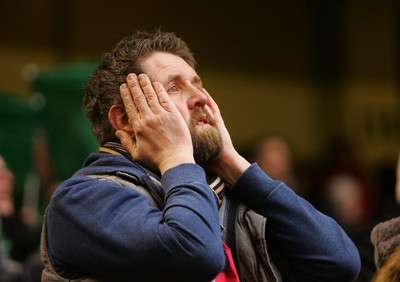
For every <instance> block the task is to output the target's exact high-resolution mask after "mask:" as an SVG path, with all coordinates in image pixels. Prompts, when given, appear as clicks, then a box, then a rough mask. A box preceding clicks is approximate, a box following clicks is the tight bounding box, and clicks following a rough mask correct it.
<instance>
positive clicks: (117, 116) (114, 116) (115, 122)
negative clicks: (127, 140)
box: [108, 105, 133, 134]
mask: <svg viewBox="0 0 400 282" xmlns="http://www.w3.org/2000/svg"><path fill="white" fill-rule="evenodd" d="M108 121H109V122H110V123H111V125H112V127H114V129H115V130H116V131H117V130H123V131H125V132H128V133H130V134H133V129H132V127H131V126H130V124H129V119H128V115H127V114H126V112H125V110H124V108H122V107H121V106H118V105H112V106H111V108H110V110H109V111H108Z"/></svg>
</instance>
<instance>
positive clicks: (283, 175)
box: [249, 133, 299, 193]
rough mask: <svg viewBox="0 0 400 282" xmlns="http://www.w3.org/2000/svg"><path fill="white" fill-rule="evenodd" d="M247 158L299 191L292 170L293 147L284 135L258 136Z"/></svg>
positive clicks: (272, 176) (274, 177)
mask: <svg viewBox="0 0 400 282" xmlns="http://www.w3.org/2000/svg"><path fill="white" fill-rule="evenodd" d="M249 160H250V162H256V163H257V164H258V165H259V166H260V168H261V169H262V170H263V171H264V172H265V173H267V174H268V175H269V176H270V177H271V178H273V179H276V180H280V181H283V182H285V183H286V184H287V185H288V186H289V187H290V188H292V189H293V190H294V191H296V193H299V183H298V179H297V176H296V174H295V171H294V159H293V149H292V146H291V144H290V142H289V141H288V140H287V139H286V138H285V137H283V136H281V135H279V134H272V133H271V134H264V135H262V136H261V137H258V138H257V139H256V141H255V145H254V147H253V148H252V149H251V151H250V156H249Z"/></svg>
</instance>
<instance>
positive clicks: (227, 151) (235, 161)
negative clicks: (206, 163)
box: [204, 89, 250, 185]
mask: <svg viewBox="0 0 400 282" xmlns="http://www.w3.org/2000/svg"><path fill="white" fill-rule="evenodd" d="M204 92H205V93H206V95H207V97H208V102H207V106H208V107H209V108H210V110H211V114H212V116H213V117H214V120H215V124H216V127H217V128H218V130H219V132H220V134H221V138H222V151H221V155H220V157H219V158H217V159H216V161H215V162H214V163H213V164H212V165H211V167H210V170H212V171H214V172H215V173H216V174H217V175H219V176H220V177H222V178H223V179H225V181H227V182H228V183H229V184H231V185H234V184H235V183H236V181H237V179H238V178H239V177H240V175H242V173H243V172H244V171H245V170H246V169H247V168H248V167H249V166H250V163H249V162H248V161H247V160H246V159H245V158H243V157H242V156H241V155H240V154H239V153H238V152H237V151H236V149H235V147H234V146H233V142H232V139H231V136H230V134H229V132H228V129H227V128H226V126H225V123H224V120H223V119H222V116H221V112H220V110H219V108H218V105H217V103H216V102H215V101H214V100H213V98H212V97H211V95H210V94H209V93H208V92H207V91H206V90H205V89H204Z"/></svg>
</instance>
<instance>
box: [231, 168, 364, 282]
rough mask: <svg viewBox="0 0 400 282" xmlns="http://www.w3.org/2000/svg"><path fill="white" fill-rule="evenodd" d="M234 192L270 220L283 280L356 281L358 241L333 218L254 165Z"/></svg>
mask: <svg viewBox="0 0 400 282" xmlns="http://www.w3.org/2000/svg"><path fill="white" fill-rule="evenodd" d="M233 192H234V194H235V195H236V196H237V197H238V198H239V199H241V200H242V201H243V202H244V203H246V204H247V205H248V206H249V207H251V208H252V209H254V211H255V212H257V213H259V214H261V215H263V216H265V217H266V218H267V225H266V236H267V242H268V243H269V249H270V250H271V253H272V257H273V260H274V262H275V263H276V264H277V266H278V268H280V269H285V271H281V272H282V275H283V278H284V281H353V280H354V279H355V278H356V277H357V275H358V273H359V271H360V257H359V254H358V250H357V248H356V247H355V245H354V243H353V242H352V241H351V239H350V238H349V237H348V236H347V234H346V233H345V232H344V230H343V229H342V228H341V227H340V226H339V225H338V224H337V223H336V222H335V221H334V220H333V219H332V218H330V217H328V216H326V215H324V214H322V213H321V212H319V211H318V210H316V209H315V208H314V207H313V206H312V205H311V204H310V203H309V202H307V201H306V200H305V199H303V198H301V197H300V196H298V195H296V194H295V193H294V191H293V190H292V189H290V188H289V187H287V186H286V185H285V184H284V183H282V182H280V181H275V180H273V179H271V178H270V177H269V176H268V175H266V174H265V173H264V172H263V171H262V170H261V169H260V168H259V167H258V165H257V164H253V165H252V166H250V168H248V169H247V170H246V171H245V172H244V174H243V175H242V176H241V177H240V179H239V180H238V181H237V183H236V184H235V186H234V187H233Z"/></svg>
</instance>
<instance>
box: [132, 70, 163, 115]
mask: <svg viewBox="0 0 400 282" xmlns="http://www.w3.org/2000/svg"><path fill="white" fill-rule="evenodd" d="M127 85H128V88H129V90H130V92H131V94H132V98H133V102H134V104H135V105H136V108H137V110H138V112H139V113H143V114H146V113H150V111H151V112H153V113H158V112H160V111H161V110H162V106H161V104H160V101H159V98H158V95H157V93H156V91H155V89H154V86H153V84H152V83H151V81H150V79H149V77H148V76H147V75H145V74H140V75H139V76H136V75H135V74H129V75H128V76H127ZM161 88H162V87H161ZM162 90H163V91H164V89H163V88H162ZM160 91H161V89H160ZM161 92H162V91H161ZM164 92H165V91H164Z"/></svg>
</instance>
